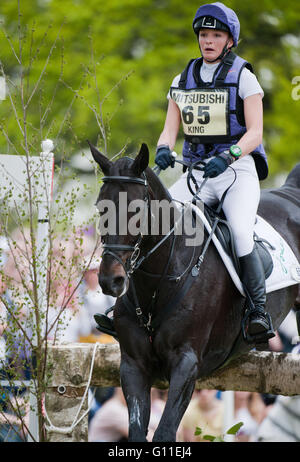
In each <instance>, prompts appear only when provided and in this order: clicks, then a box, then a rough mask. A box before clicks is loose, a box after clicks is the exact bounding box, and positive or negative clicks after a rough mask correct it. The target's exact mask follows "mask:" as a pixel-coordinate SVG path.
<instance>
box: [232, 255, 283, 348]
mask: <svg viewBox="0 0 300 462" xmlns="http://www.w3.org/2000/svg"><path fill="white" fill-rule="evenodd" d="M239 262H240V267H241V279H242V283H243V285H244V287H245V291H247V293H248V295H249V297H250V298H251V300H252V306H251V304H250V306H249V308H250V314H249V319H248V328H247V334H248V335H249V336H250V338H254V339H255V337H257V338H258V339H261V340H262V341H265V340H268V339H269V338H272V337H274V335H275V333H274V331H273V327H272V322H271V318H270V316H269V315H268V314H267V313H266V312H265V305H266V287H265V272H264V268H263V265H262V262H261V259H260V256H259V253H258V250H257V248H256V247H255V246H254V249H253V250H252V252H251V253H249V254H248V255H244V256H243V257H240V258H239Z"/></svg>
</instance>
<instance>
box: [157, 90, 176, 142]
mask: <svg viewBox="0 0 300 462" xmlns="http://www.w3.org/2000/svg"><path fill="white" fill-rule="evenodd" d="M180 121H181V119H180V111H179V109H178V106H177V104H176V103H175V102H174V101H173V100H172V99H169V105H168V111H167V116H166V121H165V125H164V129H163V131H162V133H161V135H160V137H159V139H158V142H157V146H160V145H162V144H166V145H168V146H169V148H170V150H171V151H172V150H173V148H174V146H175V143H176V138H177V134H178V131H179V127H180Z"/></svg>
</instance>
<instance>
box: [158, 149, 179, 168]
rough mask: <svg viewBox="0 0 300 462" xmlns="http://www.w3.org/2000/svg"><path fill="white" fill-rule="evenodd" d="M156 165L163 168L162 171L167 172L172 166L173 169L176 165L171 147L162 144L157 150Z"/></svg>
mask: <svg viewBox="0 0 300 462" xmlns="http://www.w3.org/2000/svg"><path fill="white" fill-rule="evenodd" d="M155 163H156V164H157V165H158V166H159V168H161V169H162V170H166V168H168V167H169V166H170V165H171V167H172V168H173V167H174V165H175V159H174V157H173V156H172V154H171V150H170V148H169V146H167V145H166V144H162V145H160V146H157V149H156V156H155Z"/></svg>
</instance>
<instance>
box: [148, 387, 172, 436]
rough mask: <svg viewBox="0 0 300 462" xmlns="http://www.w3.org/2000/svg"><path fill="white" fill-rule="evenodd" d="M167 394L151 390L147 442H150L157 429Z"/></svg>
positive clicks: (154, 389) (155, 389)
mask: <svg viewBox="0 0 300 462" xmlns="http://www.w3.org/2000/svg"><path fill="white" fill-rule="evenodd" d="M167 393H168V392H167V391H162V390H158V389H157V388H151V414H150V421H149V426H148V433H147V440H148V441H152V438H153V435H154V432H155V430H156V429H157V426H158V424H159V421H160V419H161V416H162V413H163V412H164V408H165V405H166V400H167Z"/></svg>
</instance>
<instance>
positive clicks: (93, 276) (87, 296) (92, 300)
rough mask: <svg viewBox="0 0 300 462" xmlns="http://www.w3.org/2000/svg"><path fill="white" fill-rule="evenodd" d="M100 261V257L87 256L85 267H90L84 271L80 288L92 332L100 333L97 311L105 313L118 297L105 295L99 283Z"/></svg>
mask: <svg viewBox="0 0 300 462" xmlns="http://www.w3.org/2000/svg"><path fill="white" fill-rule="evenodd" d="M89 262H90V264H89ZM100 262H101V261H100V258H97V257H95V256H94V257H93V258H91V256H90V257H86V258H85V262H84V263H85V267H87V266H88V269H87V270H86V271H84V274H83V283H82V285H81V290H80V292H81V297H82V300H83V303H84V306H85V308H86V310H87V312H88V314H89V318H90V323H91V326H92V332H93V333H94V334H98V335H99V331H98V330H97V329H96V326H97V323H96V321H95V319H94V315H95V314H97V313H101V314H104V312H105V310H106V309H107V308H110V307H111V306H113V305H114V304H115V303H116V298H115V297H111V296H109V295H104V294H103V292H102V290H101V287H100V285H99V281H98V273H99V268H100ZM88 264H89V265H88Z"/></svg>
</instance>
